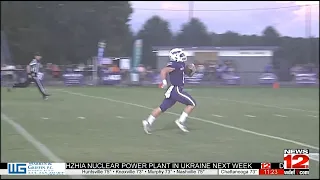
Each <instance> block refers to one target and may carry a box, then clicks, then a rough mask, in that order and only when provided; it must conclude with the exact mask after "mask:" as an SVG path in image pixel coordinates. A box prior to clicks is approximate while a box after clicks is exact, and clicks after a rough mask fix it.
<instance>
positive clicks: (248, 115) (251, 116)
mask: <svg viewBox="0 0 320 180" xmlns="http://www.w3.org/2000/svg"><path fill="white" fill-rule="evenodd" d="M245 116H247V117H250V118H255V117H256V116H253V115H250V114H246V115H245Z"/></svg>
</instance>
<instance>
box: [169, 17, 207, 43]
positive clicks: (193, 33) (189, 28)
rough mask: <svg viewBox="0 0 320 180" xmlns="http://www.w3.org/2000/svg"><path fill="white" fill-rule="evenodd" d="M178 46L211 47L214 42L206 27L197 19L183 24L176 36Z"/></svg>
mask: <svg viewBox="0 0 320 180" xmlns="http://www.w3.org/2000/svg"><path fill="white" fill-rule="evenodd" d="M175 44H176V45H178V46H211V45H212V40H211V37H210V34H209V33H208V32H207V28H206V26H205V25H204V24H203V23H202V22H201V21H200V20H199V19H197V18H192V19H191V20H190V22H188V23H186V24H183V25H182V28H181V31H180V32H179V33H178V34H177V36H176V43H175Z"/></svg>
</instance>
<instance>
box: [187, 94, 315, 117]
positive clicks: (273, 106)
mask: <svg viewBox="0 0 320 180" xmlns="http://www.w3.org/2000/svg"><path fill="white" fill-rule="evenodd" d="M193 97H195V98H205V99H215V100H220V101H229V102H235V103H242V104H249V105H254V106H262V107H268V108H276V109H284V110H291V111H300V112H309V113H318V114H319V111H312V110H305V109H298V108H289V107H281V106H275V105H269V104H263V103H257V102H251V101H239V100H232V99H226V98H214V97H204V96H193Z"/></svg>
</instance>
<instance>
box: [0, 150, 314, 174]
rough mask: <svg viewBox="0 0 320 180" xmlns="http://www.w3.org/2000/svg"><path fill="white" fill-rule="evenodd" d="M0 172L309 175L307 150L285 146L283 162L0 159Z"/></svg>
mask: <svg viewBox="0 0 320 180" xmlns="http://www.w3.org/2000/svg"><path fill="white" fill-rule="evenodd" d="M0 175H103V176H107V175H130V176H132V175H171V176H175V175H179V176H181V175H187V176H191V175H200V176H201V175H233V176H236V175H309V150H307V149H286V150H284V158H283V162H277V163H270V162H262V163H251V162H179V163H178V162H158V163H154V162H128V163H126V162H94V163H90V162H83V163H80V162H74V163H73V162H68V163H38V162H34V163H1V164H0Z"/></svg>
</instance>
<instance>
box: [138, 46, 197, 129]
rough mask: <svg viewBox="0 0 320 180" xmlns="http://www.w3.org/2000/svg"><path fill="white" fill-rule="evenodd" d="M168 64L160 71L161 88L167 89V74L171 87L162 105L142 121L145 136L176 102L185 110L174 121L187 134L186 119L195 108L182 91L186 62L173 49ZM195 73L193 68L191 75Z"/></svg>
mask: <svg viewBox="0 0 320 180" xmlns="http://www.w3.org/2000/svg"><path fill="white" fill-rule="evenodd" d="M169 57H170V62H169V63H168V64H167V66H166V67H165V68H163V69H162V70H161V79H162V84H161V85H160V86H161V88H166V87H167V81H166V77H167V74H169V79H170V83H171V86H170V87H169V88H168V89H167V91H166V93H165V99H164V100H163V102H162V104H161V105H160V106H159V107H157V108H156V109H154V110H153V111H152V113H151V114H150V116H149V117H148V119H147V120H143V121H142V125H143V129H144V131H145V132H146V133H147V134H150V128H151V126H152V124H153V122H154V121H155V119H156V118H157V117H158V116H159V115H160V114H161V113H162V112H165V111H166V110H167V109H169V108H171V107H172V106H173V105H174V104H175V103H176V102H180V103H182V104H185V105H186V108H185V109H184V111H183V112H182V114H181V116H180V118H179V119H177V120H176V121H175V123H176V124H177V126H178V127H179V128H180V129H181V130H182V131H184V132H189V131H188V129H187V128H186V126H185V122H186V118H187V117H188V115H189V114H190V113H191V112H192V110H193V109H194V108H195V107H196V101H195V100H194V99H193V98H192V97H191V96H190V95H189V94H188V93H187V92H185V91H183V86H184V75H185V69H186V68H188V67H187V66H186V65H185V61H187V56H186V54H185V53H184V52H183V51H182V49H179V48H174V49H172V50H171V51H170V53H169ZM194 73H195V68H193V69H192V72H191V74H189V75H191V76H192V74H194Z"/></svg>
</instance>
